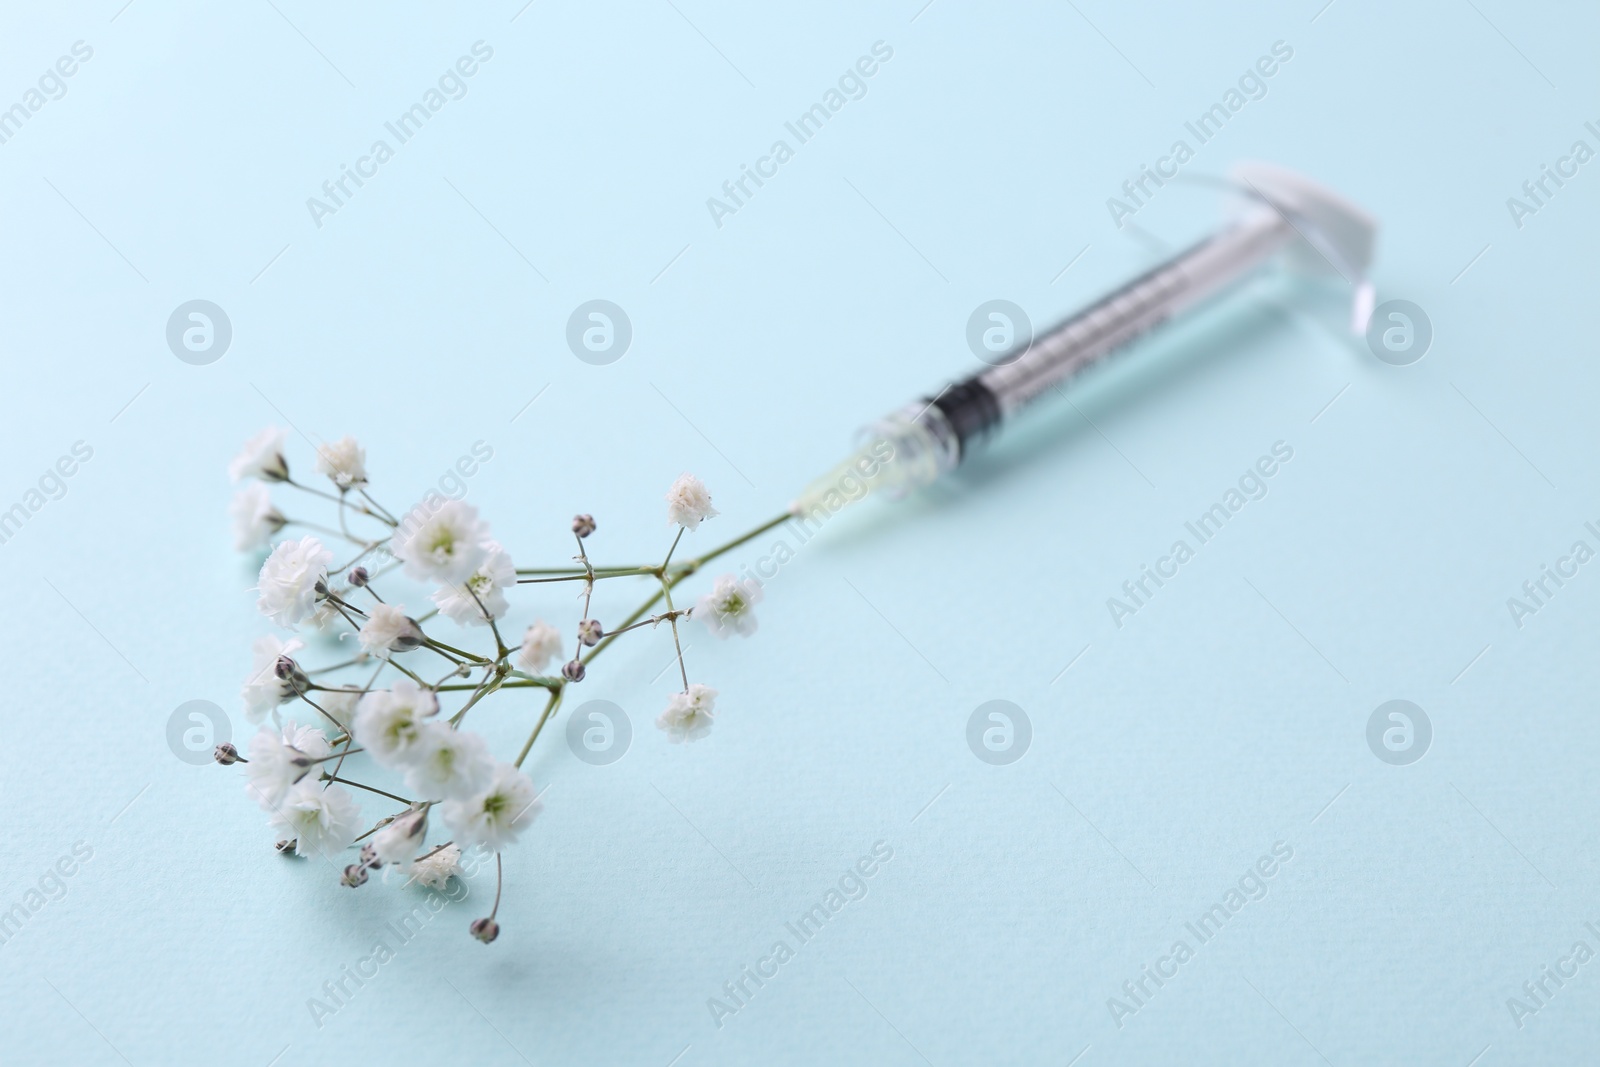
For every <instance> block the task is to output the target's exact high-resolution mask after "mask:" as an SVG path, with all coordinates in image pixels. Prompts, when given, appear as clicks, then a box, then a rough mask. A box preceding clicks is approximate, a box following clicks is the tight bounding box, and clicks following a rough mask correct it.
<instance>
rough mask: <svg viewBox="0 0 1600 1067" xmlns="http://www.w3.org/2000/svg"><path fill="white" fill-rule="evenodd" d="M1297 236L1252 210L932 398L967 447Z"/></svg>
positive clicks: (1265, 210)
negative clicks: (1046, 393)
mask: <svg viewBox="0 0 1600 1067" xmlns="http://www.w3.org/2000/svg"><path fill="white" fill-rule="evenodd" d="M1295 236H1296V233H1295V229H1294V227H1293V226H1292V225H1290V223H1289V222H1288V221H1287V220H1286V219H1285V218H1284V216H1283V215H1281V214H1280V213H1278V212H1277V211H1275V210H1273V209H1272V208H1270V207H1264V206H1258V207H1257V208H1256V209H1255V210H1253V211H1251V212H1250V213H1249V214H1248V215H1246V216H1244V217H1243V218H1241V219H1239V220H1238V221H1237V222H1235V223H1234V224H1232V225H1231V226H1228V227H1227V228H1226V229H1223V230H1221V231H1220V232H1218V233H1216V234H1214V235H1212V236H1210V237H1207V238H1206V239H1205V240H1203V241H1201V242H1199V243H1198V244H1196V245H1193V246H1192V247H1190V248H1188V249H1185V250H1184V251H1182V252H1180V253H1178V254H1177V255H1176V256H1174V257H1173V258H1171V259H1169V260H1167V261H1166V262H1165V263H1162V264H1161V265H1160V266H1157V267H1155V268H1154V269H1152V270H1150V271H1148V272H1146V273H1144V274H1142V275H1140V276H1139V277H1137V278H1135V279H1134V280H1133V281H1131V282H1129V283H1127V284H1126V285H1124V286H1122V287H1121V288H1119V289H1117V290H1115V291H1114V292H1111V293H1109V294H1107V295H1106V296H1104V297H1102V298H1101V299H1099V300H1097V301H1095V302H1094V303H1093V304H1091V305H1089V306H1088V307H1086V308H1084V309H1083V310H1082V311H1079V312H1077V313H1076V314H1074V315H1072V316H1071V317H1070V318H1068V319H1067V320H1066V321H1064V322H1062V323H1060V324H1058V325H1057V326H1055V327H1053V328H1051V329H1050V330H1049V331H1047V332H1045V333H1043V334H1041V335H1039V336H1038V337H1035V338H1033V339H1032V341H1031V343H1023V344H1021V345H1019V347H1018V349H1017V350H1014V351H1013V352H1012V353H1010V354H1008V355H1006V356H1003V357H1001V358H1000V359H999V360H998V361H997V362H996V365H995V366H993V367H990V368H988V369H986V370H984V371H981V372H979V373H977V374H974V375H972V376H971V377H970V378H967V379H966V380H964V381H961V382H957V383H956V384H955V385H953V386H950V387H949V388H948V389H946V390H945V391H944V392H942V393H940V394H939V396H938V397H930V398H929V399H930V400H931V401H932V403H933V404H934V405H936V406H937V407H938V408H939V410H940V411H941V412H942V413H943V415H944V417H945V421H946V422H948V423H949V425H950V427H951V428H952V429H953V431H954V432H955V435H956V436H957V437H958V438H959V440H960V445H961V449H960V450H961V453H962V456H963V458H964V457H965V454H966V452H967V451H968V446H969V444H970V443H972V442H974V441H975V440H976V439H978V438H981V437H982V436H983V435H985V434H986V433H988V432H990V431H992V430H994V429H995V428H996V427H997V426H998V425H999V424H1000V423H1002V422H1004V421H1005V420H1006V419H1007V418H1009V417H1010V416H1011V415H1013V414H1014V413H1016V412H1017V411H1018V410H1020V409H1021V408H1023V407H1025V406H1027V404H1029V403H1030V402H1031V401H1033V400H1034V399H1036V398H1037V397H1038V396H1039V395H1040V394H1042V393H1044V392H1046V391H1047V390H1049V389H1050V388H1052V387H1053V386H1056V385H1060V384H1061V383H1062V382H1065V381H1067V380H1068V379H1070V378H1072V377H1074V376H1076V375H1077V374H1078V373H1080V372H1081V371H1083V370H1085V369H1086V368H1088V367H1090V366H1092V365H1094V364H1095V363H1098V362H1100V361H1101V360H1103V359H1104V358H1106V357H1107V356H1109V355H1111V354H1113V353H1115V352H1117V351H1118V350H1119V349H1121V348H1122V347H1124V346H1125V345H1127V344H1128V343H1129V342H1130V341H1132V340H1134V339H1135V338H1137V337H1139V336H1140V335H1142V334H1144V333H1146V332H1147V331H1149V330H1150V329H1152V328H1153V327H1155V326H1158V325H1160V324H1161V323H1163V322H1165V321H1166V320H1167V319H1170V318H1172V317H1174V316H1175V315H1178V314H1179V313H1181V312H1183V311H1186V310H1187V309H1189V308H1191V307H1193V306H1194V305H1195V304H1198V303H1200V302H1201V301H1203V300H1205V299H1206V298H1207V297H1209V296H1211V295H1213V294H1215V293H1217V292H1218V291H1220V290H1222V289H1224V288H1226V287H1227V286H1229V285H1232V284H1233V283H1234V282H1236V281H1238V280H1239V279H1240V278H1242V277H1243V276H1244V275H1246V274H1248V273H1249V272H1250V271H1252V270H1254V269H1255V268H1256V267H1258V266H1260V265H1261V264H1263V263H1265V262H1266V261H1267V260H1268V259H1270V258H1271V257H1272V256H1273V255H1274V254H1276V253H1277V252H1279V251H1280V250H1282V249H1283V248H1284V247H1285V246H1286V245H1288V244H1289V243H1290V242H1291V241H1292V240H1294V238H1295Z"/></svg>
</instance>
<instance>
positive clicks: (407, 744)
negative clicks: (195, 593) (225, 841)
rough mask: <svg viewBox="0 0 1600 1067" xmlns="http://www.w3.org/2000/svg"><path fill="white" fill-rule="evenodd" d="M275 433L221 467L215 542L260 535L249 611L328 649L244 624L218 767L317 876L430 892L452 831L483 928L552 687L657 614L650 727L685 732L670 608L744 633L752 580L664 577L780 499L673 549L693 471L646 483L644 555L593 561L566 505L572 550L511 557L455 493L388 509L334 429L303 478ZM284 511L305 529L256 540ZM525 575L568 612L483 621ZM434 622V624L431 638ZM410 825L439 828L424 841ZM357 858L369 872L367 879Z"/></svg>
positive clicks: (696, 518)
mask: <svg viewBox="0 0 1600 1067" xmlns="http://www.w3.org/2000/svg"><path fill="white" fill-rule="evenodd" d="M287 439H288V435H287V433H286V432H285V431H283V430H281V429H276V428H269V429H267V430H263V431H262V432H261V433H259V434H257V435H256V436H255V437H253V438H251V439H250V440H249V441H248V442H247V443H246V444H245V446H244V447H243V448H242V449H241V450H240V452H239V454H238V455H237V456H236V457H235V458H234V459H233V461H232V463H230V464H229V467H228V474H229V476H230V478H231V479H232V480H233V481H235V482H240V481H246V480H247V479H248V480H249V481H247V484H246V485H244V486H243V487H241V488H240V489H239V490H238V492H237V494H236V496H235V497H234V499H233V502H232V504H231V505H230V508H229V513H230V516H231V519H232V533H233V541H234V545H235V547H236V548H237V549H238V550H240V551H244V552H260V551H262V550H267V552H266V558H265V560H264V562H263V563H262V564H261V569H260V575H259V578H258V580H257V583H256V597H257V600H256V605H257V608H258V610H259V611H260V613H261V614H262V615H263V616H265V617H266V618H267V619H270V620H271V621H272V622H273V623H275V624H277V626H279V627H281V628H282V629H284V630H289V631H299V632H311V633H315V634H319V635H321V636H317V637H315V638H314V640H315V641H316V642H317V643H318V644H319V645H327V646H328V647H329V648H332V649H334V650H336V651H335V652H334V653H333V655H331V656H329V657H325V658H327V659H329V662H327V663H325V664H321V665H318V664H316V663H315V662H305V663H303V662H302V660H305V659H307V658H308V657H310V656H311V652H310V650H308V648H307V641H306V640H304V639H302V638H301V637H300V636H290V637H287V638H284V637H280V636H278V635H276V634H263V635H262V636H261V637H259V638H257V639H256V642H255V645H254V646H253V648H252V650H251V655H250V671H249V673H248V675H246V678H245V682H244V686H243V689H242V692H241V700H242V703H243V706H244V712H245V717H246V718H247V719H248V720H249V721H250V722H251V723H252V724H255V725H257V726H258V727H259V729H258V730H257V732H256V734H255V735H254V736H253V737H252V738H251V739H250V742H249V745H248V746H247V752H248V755H245V754H243V753H241V752H240V751H239V749H238V748H236V747H235V746H234V745H232V744H221V745H218V746H217V748H216V753H215V755H216V761H217V763H218V764H219V765H221V766H233V765H235V764H238V765H240V770H239V771H237V772H235V773H241V774H242V775H243V778H244V785H245V792H246V794H247V796H248V797H249V798H250V800H251V801H253V802H254V804H255V805H256V806H258V807H260V808H261V809H262V810H263V812H264V813H265V814H266V816H267V820H268V824H269V828H270V833H271V836H270V837H269V839H268V840H269V841H270V842H273V843H274V846H273V847H274V848H275V849H276V851H278V852H279V853H281V854H285V855H299V856H317V857H321V858H324V859H326V860H328V861H329V862H330V867H329V868H322V870H323V871H325V872H327V876H328V877H329V878H330V881H336V882H337V883H339V884H341V885H343V886H346V887H349V888H351V889H357V888H361V887H363V886H366V885H369V884H379V883H383V882H387V881H389V878H388V877H387V876H388V875H389V874H391V873H397V874H399V875H400V876H402V877H403V883H402V884H403V885H405V886H409V885H412V884H416V885H420V886H424V887H427V888H429V889H434V890H437V889H442V888H443V887H444V886H445V885H446V884H447V883H448V882H449V880H450V879H452V878H466V877H470V873H469V871H468V869H465V868H463V866H462V857H463V850H464V849H471V850H473V852H472V855H473V856H474V857H475V862H474V863H473V864H471V865H470V867H471V871H472V872H476V870H478V869H479V866H480V865H479V864H478V863H476V859H487V857H489V856H491V855H492V856H493V857H494V860H495V898H494V906H493V908H492V909H491V910H490V912H489V914H488V915H487V916H486V917H481V918H478V919H476V920H473V921H472V922H471V923H463V925H465V926H467V927H468V933H470V934H471V936H473V937H475V938H477V939H478V940H479V941H482V942H484V943H485V944H488V943H490V942H493V941H495V940H496V939H497V938H498V936H499V934H500V923H499V921H498V919H497V916H498V914H499V910H500V903H501V896H502V892H503V890H504V889H505V879H504V866H503V862H502V852H503V851H504V850H505V849H507V848H510V847H512V846H514V845H516V846H520V847H529V846H528V844H527V841H528V838H529V837H530V836H534V835H535V817H536V816H537V815H538V814H539V812H540V811H541V810H542V807H543V805H542V803H541V801H540V790H539V788H538V787H537V786H536V785H535V784H534V781H533V779H532V778H531V777H530V776H529V775H528V774H527V772H526V771H524V770H523V764H524V763H525V762H526V761H527V759H528V756H529V753H530V752H531V751H532V750H533V747H534V745H535V743H536V742H537V741H538V739H539V737H540V736H541V734H542V733H543V731H544V730H545V727H546V726H547V725H548V724H549V722H550V721H551V720H552V719H553V718H554V717H555V716H556V714H557V713H558V711H559V710H560V708H561V704H562V701H563V699H564V697H565V696H566V695H567V690H568V688H569V687H570V686H572V685H575V684H578V683H580V682H582V681H584V679H585V678H587V677H588V674H589V665H590V663H591V662H592V661H593V660H594V658H595V657H596V656H599V655H600V654H601V653H603V652H604V651H605V650H606V649H607V648H608V647H610V645H611V644H612V643H613V642H615V641H617V640H619V639H622V638H625V637H626V635H628V634H631V633H640V634H644V633H654V632H657V631H658V629H659V628H660V624H662V623H667V624H668V626H667V627H666V628H667V629H669V630H670V632H671V636H672V645H673V649H674V653H675V657H674V664H675V666H676V667H677V672H676V673H677V681H679V682H681V686H680V687H679V688H678V690H677V691H676V692H674V693H673V694H672V696H671V697H670V698H669V699H668V702H667V708H666V710H665V711H663V712H662V713H661V715H660V717H659V718H658V719H657V725H658V726H659V727H660V728H661V729H662V730H663V731H664V732H665V733H666V734H667V738H668V740H671V741H673V742H679V741H686V740H695V739H698V738H702V737H705V736H706V735H707V734H708V733H709V731H710V729H711V724H712V722H713V719H714V714H715V707H714V705H715V701H716V698H717V691H716V690H715V689H712V688H711V687H710V686H708V685H705V684H702V683H699V682H691V681H690V680H689V671H688V667H687V665H686V663H685V662H684V656H683V642H682V637H681V635H680V633H679V627H678V624H679V622H680V621H681V620H686V619H688V618H690V617H695V618H699V619H700V620H701V621H702V622H703V623H704V624H705V625H706V626H707V627H708V628H709V629H710V630H711V632H712V633H714V634H716V635H718V636H727V635H729V634H733V633H737V634H741V635H744V636H749V635H750V634H753V633H754V632H755V629H756V625H755V615H754V613H753V610H752V608H753V605H755V604H756V603H757V602H758V601H759V600H760V599H761V587H760V585H759V583H757V582H755V581H753V580H751V579H746V580H745V581H743V582H741V581H738V580H736V579H735V578H734V577H733V576H732V575H725V576H723V577H721V578H718V579H717V580H716V582H715V583H714V584H713V586H712V588H711V589H710V590H708V591H705V592H704V593H703V595H701V596H700V597H699V598H698V600H697V601H696V602H695V603H694V606H693V607H685V608H681V609H680V608H678V607H676V606H675V605H674V603H673V591H674V589H675V588H677V586H678V585H679V584H680V583H682V582H683V581H685V580H686V579H688V578H690V577H691V576H693V575H695V574H696V573H697V572H698V571H699V570H700V569H701V567H703V566H704V565H705V564H706V563H708V562H709V561H711V560H713V559H715V558H717V557H718V556H721V555H723V554H725V553H727V552H729V551H731V550H733V549H735V548H737V547H738V546H740V545H742V544H745V543H746V542H748V541H749V540H751V539H752V538H754V537H756V536H758V535H759V534H761V533H764V532H766V531H767V530H771V529H773V528H774V527H776V526H777V525H779V524H780V523H782V522H784V521H786V520H787V519H788V518H789V516H788V515H787V514H785V515H780V516H778V517H777V518H775V519H773V520H771V521H770V522H767V523H765V524H763V525H761V526H759V527H757V528H755V529H754V530H751V531H749V532H747V533H745V534H744V535H742V536H740V537H737V538H735V539H733V540H732V541H729V542H726V543H725V544H722V545H720V546H718V547H716V548H713V549H711V550H710V551H707V552H704V553H701V554H699V555H692V554H690V552H689V550H688V549H687V548H684V549H683V556H684V557H685V558H680V559H678V560H677V562H674V557H675V556H677V555H678V553H679V549H680V546H681V545H683V544H684V543H685V539H686V536H687V537H688V538H689V539H690V540H692V539H693V536H694V534H695V532H696V531H697V530H699V527H700V525H701V523H703V522H705V521H706V520H707V519H711V518H714V517H716V515H717V510H716V509H715V508H714V507H712V505H711V493H710V491H709V490H707V488H706V486H705V484H704V483H703V482H702V481H700V479H699V478H696V477H695V476H694V475H692V474H684V475H682V476H681V477H679V478H678V479H677V480H676V481H675V482H673V484H672V486H671V488H670V489H669V491H668V492H667V494H666V500H667V515H668V521H669V523H670V524H671V525H672V526H675V527H676V530H675V532H674V533H673V536H672V538H671V541H670V544H668V545H667V548H666V553H665V556H664V557H662V558H661V562H660V563H655V564H650V563H644V564H630V565H621V566H608V565H601V564H598V563H595V562H594V561H593V560H592V559H591V558H590V555H589V550H590V548H591V547H592V545H593V544H594V543H595V542H597V540H599V539H597V538H596V536H595V535H596V531H597V530H598V528H599V526H598V524H597V523H596V522H595V519H594V517H593V516H591V515H588V514H586V513H585V514H579V515H577V516H576V517H575V518H571V519H560V518H557V517H552V518H551V520H550V521H551V523H552V525H553V524H555V523H556V522H564V523H566V524H567V525H568V526H569V528H570V530H571V536H572V538H573V542H574V544H575V546H576V549H577V553H576V555H574V556H573V557H572V560H571V562H569V563H565V564H558V565H555V566H549V567H528V568H518V567H517V566H516V565H515V563H513V552H512V551H508V550H507V549H506V548H505V547H503V546H502V545H501V544H500V543H499V542H498V541H495V540H493V539H491V538H490V535H489V525H488V523H486V522H485V521H484V520H483V519H482V518H480V517H479V514H478V509H477V508H476V507H475V506H474V505H471V504H467V503H465V502H464V501H462V500H460V499H449V500H447V499H444V498H442V497H440V496H438V494H435V493H430V494H429V495H428V497H427V498H426V499H425V500H424V501H423V502H421V503H419V504H418V505H417V506H415V507H413V508H411V509H410V510H409V511H404V512H392V511H390V510H388V509H387V508H385V507H384V506H383V505H382V504H380V503H379V502H378V499H379V497H380V496H381V493H378V492H376V487H374V485H373V483H372V479H371V475H370V473H369V471H368V467H367V453H366V449H365V448H363V447H362V446H361V445H360V444H359V443H358V442H357V441H356V440H355V439H354V438H351V437H343V438H340V439H338V440H336V441H332V442H329V443H325V444H322V445H320V446H317V447H316V450H315V454H314V456H313V457H312V463H311V468H312V469H314V470H315V471H316V472H317V473H318V474H320V475H322V476H324V477H325V478H326V479H327V481H325V482H320V483H319V484H320V486H321V488H318V487H317V486H315V485H311V484H305V483H304V482H302V481H300V480H297V479H296V478H294V477H293V476H291V473H290V472H291V470H294V469H303V468H299V467H297V466H291V463H290V460H289V457H288V456H287V454H286V444H287ZM298 462H299V461H298V460H297V461H296V463H297V464H298ZM329 483H331V487H330V484H329ZM274 491H276V492H278V493H288V494H296V493H298V494H300V496H299V498H298V499H297V502H296V506H295V507H284V506H283V504H282V502H279V501H274V499H273V492H274ZM301 504H304V505H305V506H307V507H310V506H313V505H314V506H316V507H317V508H319V509H330V508H331V510H332V515H331V516H327V515H322V514H302V512H301V509H300V505H301ZM397 515H398V516H400V517H398V518H397V517H396V516H397ZM296 526H298V527H303V528H305V529H308V530H310V531H312V532H311V533H309V534H306V535H305V536H301V537H298V538H296V537H289V538H285V539H283V540H277V541H276V543H274V540H275V539H276V538H278V537H279V535H280V534H282V533H283V531H285V530H286V529H288V528H291V527H296ZM336 557H337V558H336ZM622 582H629V583H632V582H644V583H645V584H646V590H645V598H644V599H643V602H642V603H641V604H639V605H638V607H637V608H635V609H634V610H633V611H632V612H631V613H630V614H627V615H624V616H622V617H621V618H614V617H612V616H611V615H610V614H609V613H608V612H607V611H606V610H604V609H603V607H602V605H601V603H600V602H599V601H597V599H596V589H597V586H599V585H600V584H601V583H608V585H615V584H617V583H622ZM417 583H421V588H420V589H419V588H417ZM397 586H399V588H397ZM541 587H543V588H541ZM541 591H542V592H545V593H560V592H565V593H568V594H570V598H569V599H568V600H567V601H566V603H568V604H570V605H571V608H570V610H571V615H570V616H568V617H569V618H570V620H571V621H570V622H567V623H564V624H563V625H561V626H556V625H552V624H551V623H549V622H545V621H543V620H535V621H533V622H531V623H530V624H526V628H525V629H524V630H523V631H522V633H521V637H520V639H518V638H517V637H516V636H515V635H516V631H515V630H511V629H506V630H505V631H504V633H502V627H501V621H502V620H508V619H510V618H511V617H512V616H513V613H514V612H515V611H516V610H518V604H517V603H516V601H517V600H518V599H520V597H519V594H534V593H539V592H541ZM424 598H426V600H427V601H431V604H432V609H431V610H429V611H426V612H422V613H417V614H412V613H410V612H408V611H407V610H406V607H405V604H406V603H407V602H409V603H412V604H418V603H424V606H427V605H426V603H425V602H424ZM560 602H561V601H560V600H559V599H558V600H556V601H554V602H551V603H546V604H545V605H544V607H545V608H546V609H547V610H548V608H549V607H550V606H552V603H553V604H559V603H560ZM658 605H659V606H660V608H661V610H657V609H658ZM441 624H447V625H449V626H453V627H455V628H456V630H455V631H454V632H452V633H450V634H448V635H444V634H441V633H440V632H439V631H438V630H437V629H436V627H438V626H440V625H441ZM518 625H524V624H523V623H520V622H519V623H518ZM507 636H511V638H512V640H511V642H510V643H508V642H507V640H506V637H507ZM630 640H631V639H630ZM491 641H492V644H491V643H490V642H491ZM314 658H315V657H313V659H314ZM558 664H559V665H560V666H557V665H558ZM552 672H553V673H552ZM491 698H492V699H491ZM530 698H533V699H530ZM491 705H492V707H491ZM488 715H494V716H496V717H497V721H498V722H500V723H503V722H505V721H507V720H509V721H511V722H513V723H515V722H519V721H520V722H522V723H524V724H526V729H527V731H528V732H527V739H526V740H525V741H524V742H523V743H522V745H521V747H520V749H519V750H518V751H517V752H516V753H515V754H514V755H513V754H511V753H496V752H494V751H492V750H491V747H490V745H489V743H488V741H487V740H486V737H485V735H484V734H483V733H480V732H478V730H477V729H476V728H469V727H468V725H467V722H468V720H469V719H470V721H471V722H472V723H473V724H474V727H476V725H477V724H478V723H479V722H480V720H482V719H483V718H484V717H485V716H488ZM496 732H498V730H497V731H496ZM508 756H510V757H511V758H507V757H508ZM363 802H364V803H366V804H367V805H369V806H371V805H376V806H377V815H376V817H375V818H374V817H368V816H364V815H363V813H362V804H363ZM430 835H434V836H436V837H439V838H442V840H439V841H438V842H437V843H433V844H430V843H429V841H428V838H429V836H430ZM358 845H359V846H360V848H359V852H356V851H355V848H354V846H358ZM534 847H536V845H535V846H534ZM316 866H320V865H314V867H316ZM330 868H331V869H330ZM373 871H377V872H379V874H380V875H383V876H384V877H381V878H378V879H375V880H374V879H372V878H371V877H370V875H371V872H373ZM397 880H399V879H397ZM367 892H372V890H367Z"/></svg>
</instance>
